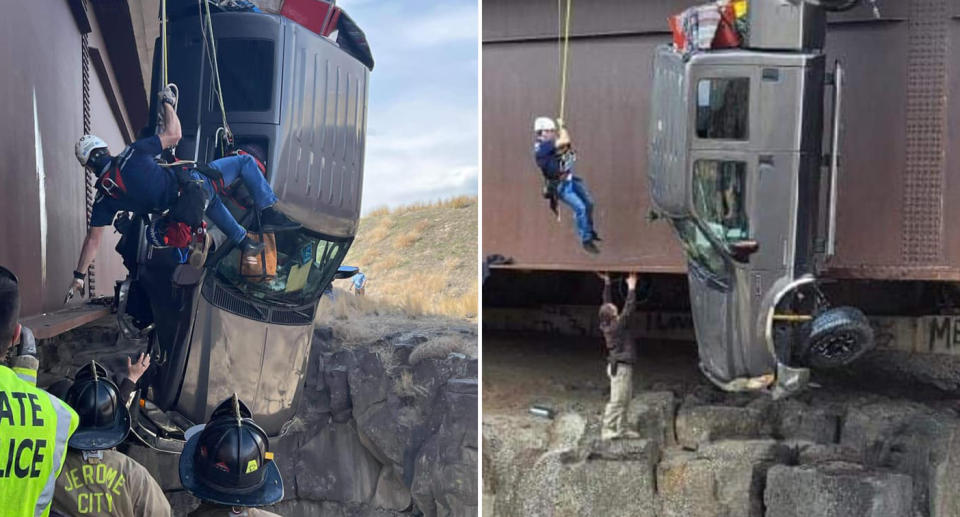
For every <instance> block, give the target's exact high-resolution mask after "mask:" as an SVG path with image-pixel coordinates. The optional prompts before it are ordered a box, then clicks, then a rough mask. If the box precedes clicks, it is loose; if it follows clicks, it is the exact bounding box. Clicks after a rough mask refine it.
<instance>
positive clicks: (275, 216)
mask: <svg viewBox="0 0 960 517" xmlns="http://www.w3.org/2000/svg"><path fill="white" fill-rule="evenodd" d="M160 100H161V103H160V105H161V109H163V110H164V117H163V121H164V124H163V128H164V129H163V131H162V132H161V133H160V134H158V135H152V136H149V137H147V138H142V139H140V140H137V141H136V142H134V143H132V144H130V145H129V146H127V147H126V149H124V150H123V152H121V153H120V154H119V155H118V156H110V154H109V152H108V150H107V144H106V142H104V141H103V140H102V139H100V138H99V137H97V136H95V135H84V136H83V137H82V138H81V139H80V141H79V142H77V145H76V149H75V151H76V155H77V160H78V161H79V162H80V164H81V165H83V166H84V167H85V168H87V169H88V170H90V171H92V172H93V173H94V174H95V175H96V176H97V200H96V202H94V204H93V210H92V212H91V214H90V228H89V230H88V231H87V236H86V238H85V239H84V241H83V248H82V251H81V254H80V260H79V261H78V264H77V269H76V270H75V271H74V272H73V276H74V279H73V281H72V282H71V284H70V288H69V290H68V291H67V299H69V298H71V297H72V296H73V293H74V292H75V291H79V292H80V293H81V294H83V288H84V273H85V272H86V271H87V268H88V267H89V266H90V264H91V263H92V262H93V259H94V258H95V257H96V253H97V248H98V247H99V245H100V239H101V237H102V235H103V229H104V227H106V226H109V225H110V224H111V223H112V222H113V218H114V216H115V215H116V213H117V212H120V211H129V212H133V213H134V214H138V215H139V214H148V213H159V212H163V211H164V210H167V209H171V208H174V210H176V209H177V208H179V207H175V204H176V203H177V201H178V199H180V198H184V199H188V198H186V197H185V196H186V194H187V192H188V190H189V191H190V192H197V195H198V196H201V197H203V198H205V199H198V200H197V201H196V202H192V201H191V202H189V203H185V205H188V211H190V212H195V213H194V215H193V216H191V218H194V217H195V218H197V219H200V218H201V217H202V215H203V213H204V212H205V213H206V215H207V216H208V217H209V218H210V220H211V221H213V223H214V224H216V225H217V227H218V228H219V229H220V230H221V231H222V232H223V233H224V234H225V235H226V236H227V238H228V239H229V240H230V241H231V242H233V243H234V244H236V245H238V246H239V247H240V249H241V250H242V251H243V252H244V253H249V254H256V253H259V252H260V251H261V250H262V249H263V246H264V245H263V244H262V243H260V242H257V241H254V240H253V239H250V238H249V237H248V236H247V230H246V229H245V228H244V227H243V226H241V225H240V224H239V223H238V222H237V220H236V219H234V217H233V215H231V214H230V211H229V210H227V208H226V206H224V204H223V202H222V201H221V200H220V197H219V193H220V192H221V191H222V190H223V188H224V187H226V186H229V185H230V184H232V183H233V182H234V181H235V180H237V179H238V178H239V179H240V180H241V181H242V182H243V184H244V185H245V186H246V187H247V189H248V190H249V191H250V194H251V196H252V197H253V201H254V205H255V206H254V208H255V209H256V210H257V211H258V214H259V219H258V220H259V222H260V228H254V230H257V229H259V230H261V231H263V232H278V231H286V230H295V229H297V228H299V227H300V225H299V224H298V223H296V222H294V221H291V220H290V219H288V218H287V217H286V216H285V215H284V214H282V213H281V212H279V211H278V210H276V209H274V208H273V205H274V204H275V203H276V202H277V196H276V195H275V194H274V192H273V189H271V188H270V184H269V183H267V180H266V178H264V174H263V172H262V170H261V169H260V164H258V163H257V161H256V160H255V159H254V158H253V157H252V156H250V155H237V156H228V157H225V158H221V159H219V160H214V161H212V162H210V164H209V165H207V166H203V165H200V164H197V165H196V166H195V167H193V168H190V169H189V170H187V171H182V172H183V175H182V176H178V173H177V172H175V170H174V168H170V167H161V166H160V165H159V164H158V163H157V161H156V159H155V157H156V156H158V155H159V154H160V153H161V152H162V151H163V150H164V149H169V148H172V147H175V146H176V144H177V142H179V141H180V137H181V132H180V120H179V119H178V118H177V112H176V111H175V109H174V107H175V106H176V94H175V93H173V92H172V90H171V88H170V87H169V86H168V87H167V88H165V89H164V90H163V91H162V92H161V93H160ZM216 176H219V177H216ZM196 187H199V188H202V190H203V192H202V194H200V193H199V191H198V190H197V188H196ZM189 199H193V198H189ZM171 212H173V210H171ZM188 224H191V223H188ZM191 226H194V224H191ZM64 303H66V300H64Z"/></svg>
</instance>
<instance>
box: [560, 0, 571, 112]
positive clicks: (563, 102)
mask: <svg viewBox="0 0 960 517" xmlns="http://www.w3.org/2000/svg"><path fill="white" fill-rule="evenodd" d="M572 4H573V0H567V8H566V13H565V16H562V15H561V14H560V13H559V10H560V0H557V11H558V17H557V18H558V20H557V21H558V31H557V33H558V34H557V38H558V40H560V39H562V43H561V44H560V46H561V48H562V51H561V52H562V55H563V57H562V58H561V59H560V109H559V111H558V113H559V114H560V115H559V116H558V117H557V125H558V126H559V127H560V128H563V127H564V117H565V115H566V108H567V71H568V70H569V62H570V18H572V11H571V9H572V7H573V6H572ZM561 17H562V18H563V35H562V38H561V36H560V31H559V21H560V18H561Z"/></svg>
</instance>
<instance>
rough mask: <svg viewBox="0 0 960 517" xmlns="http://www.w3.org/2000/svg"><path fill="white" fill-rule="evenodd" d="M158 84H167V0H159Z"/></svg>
mask: <svg viewBox="0 0 960 517" xmlns="http://www.w3.org/2000/svg"><path fill="white" fill-rule="evenodd" d="M160 56H161V62H160V84H162V85H163V86H166V85H167V84H168V81H167V79H168V77H167V0H160Z"/></svg>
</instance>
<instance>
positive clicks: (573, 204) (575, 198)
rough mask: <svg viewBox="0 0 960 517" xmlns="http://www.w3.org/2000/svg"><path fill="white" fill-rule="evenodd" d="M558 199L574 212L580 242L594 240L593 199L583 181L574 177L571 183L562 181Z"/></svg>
mask: <svg viewBox="0 0 960 517" xmlns="http://www.w3.org/2000/svg"><path fill="white" fill-rule="evenodd" d="M557 197H558V198H560V201H563V202H564V203H565V204H566V205H567V206H569V207H570V208H571V209H572V210H573V215H574V220H575V222H576V225H577V235H579V236H580V242H587V241H590V240H593V198H592V197H590V193H589V192H587V186H586V185H584V184H583V180H582V179H580V178H578V177H576V176H574V177H573V178H572V179H571V180H570V181H561V182H560V185H559V186H558V187H557Z"/></svg>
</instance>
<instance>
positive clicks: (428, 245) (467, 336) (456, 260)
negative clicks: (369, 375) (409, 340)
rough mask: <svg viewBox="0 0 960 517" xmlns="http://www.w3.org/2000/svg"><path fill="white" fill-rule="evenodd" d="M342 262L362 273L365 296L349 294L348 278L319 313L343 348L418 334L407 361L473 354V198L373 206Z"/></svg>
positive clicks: (321, 322)
mask: <svg viewBox="0 0 960 517" xmlns="http://www.w3.org/2000/svg"><path fill="white" fill-rule="evenodd" d="M343 263H344V264H347V265H351V266H358V267H359V268H360V269H361V270H362V271H364V272H365V273H366V275H367V291H366V296H354V295H353V294H352V293H349V292H347V291H348V288H349V286H350V280H338V281H336V282H334V290H335V296H334V297H332V298H331V297H329V296H325V297H323V298H322V299H321V300H320V307H319V310H318V311H317V319H316V323H317V324H318V325H322V326H329V327H330V328H331V329H332V330H333V332H334V334H335V336H336V337H337V339H338V342H339V343H340V344H341V346H344V347H347V348H352V347H356V346H369V344H370V343H376V342H379V341H381V340H382V339H381V338H384V337H385V336H389V335H401V336H413V335H415V336H421V337H423V338H426V339H425V341H423V342H421V343H419V344H418V345H417V346H416V349H415V350H414V351H413V352H412V353H411V354H410V358H409V362H410V364H415V363H416V362H417V361H420V360H422V359H424V358H427V357H438V358H442V357H446V356H448V355H449V354H451V353H461V354H464V355H467V356H469V357H476V356H477V306H478V303H477V265H478V264H477V198H476V197H458V198H453V199H448V200H444V201H438V202H435V203H430V204H417V205H413V206H406V207H401V208H396V209H393V210H388V209H385V208H384V209H379V210H374V211H373V212H371V213H370V214H369V215H368V216H366V217H364V218H363V219H361V220H360V231H359V233H358V234H357V238H356V240H355V241H354V244H353V247H351V248H350V252H349V253H348V254H347V258H346V260H344V262H343ZM386 355H390V354H386Z"/></svg>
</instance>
